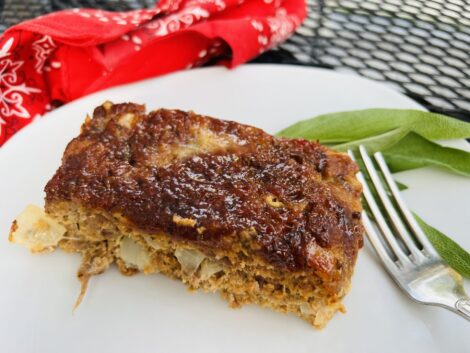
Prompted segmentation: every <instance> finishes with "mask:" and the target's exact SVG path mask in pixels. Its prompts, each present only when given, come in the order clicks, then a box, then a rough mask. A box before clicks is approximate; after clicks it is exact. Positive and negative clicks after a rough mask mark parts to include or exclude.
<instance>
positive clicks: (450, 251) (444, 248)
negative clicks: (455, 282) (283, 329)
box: [414, 214, 470, 278]
mask: <svg viewBox="0 0 470 353" xmlns="http://www.w3.org/2000/svg"><path fill="white" fill-rule="evenodd" d="M414 217H415V219H416V221H417V222H418V224H419V225H420V227H421V229H422V230H423V232H424V233H425V234H426V236H427V237H428V239H429V241H430V242H431V244H432V245H433V246H434V248H435V249H436V251H437V252H438V253H439V255H441V257H442V258H443V259H444V261H446V262H447V263H448V264H449V265H450V267H452V268H453V269H454V270H456V271H457V272H458V273H460V274H461V275H462V276H464V277H467V278H470V254H469V253H468V252H467V251H466V250H465V249H463V248H462V247H461V246H460V245H458V244H457V243H456V242H455V241H453V240H452V239H450V238H449V237H448V236H447V235H445V234H443V233H441V232H440V231H438V230H437V229H436V228H433V227H432V226H430V225H429V224H427V223H426V222H424V221H423V220H422V219H421V218H420V217H419V216H418V215H417V214H414Z"/></svg>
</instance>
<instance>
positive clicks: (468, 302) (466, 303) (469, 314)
mask: <svg viewBox="0 0 470 353" xmlns="http://www.w3.org/2000/svg"><path fill="white" fill-rule="evenodd" d="M455 309H456V310H457V312H458V313H459V314H460V315H461V316H463V317H464V318H466V319H467V320H470V299H468V298H460V299H459V300H457V301H456V302H455Z"/></svg>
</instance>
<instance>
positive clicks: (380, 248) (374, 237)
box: [362, 211, 397, 272]
mask: <svg viewBox="0 0 470 353" xmlns="http://www.w3.org/2000/svg"><path fill="white" fill-rule="evenodd" d="M362 223H363V225H364V228H365V230H366V233H367V236H368V238H369V240H370V243H371V244H372V246H373V247H374V249H375V252H376V253H377V255H378V256H379V257H380V259H381V260H382V262H383V263H384V265H385V267H386V268H387V269H388V270H389V271H390V272H393V271H394V270H395V271H396V270H397V266H396V264H395V263H394V262H393V261H392V259H391V258H390V255H389V254H388V252H387V250H386V249H385V247H384V245H383V244H382V242H381V241H380V235H378V234H377V232H376V230H375V228H374V227H373V226H372V222H371V220H370V218H369V216H368V215H367V213H366V212H365V211H362Z"/></svg>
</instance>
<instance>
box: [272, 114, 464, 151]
mask: <svg viewBox="0 0 470 353" xmlns="http://www.w3.org/2000/svg"><path fill="white" fill-rule="evenodd" d="M395 129H408V130H409V131H414V132H416V133H418V134H420V135H421V136H423V137H425V138H427V139H430V140H440V139H442V140H445V139H458V138H468V137H470V123H466V122H463V121H460V120H457V119H454V118H450V117H447V116H445V115H441V114H435V113H430V112H426V111H421V110H409V109H366V110H355V111H349V112H339V113H331V114H324V115H320V116H317V117H315V118H312V119H307V120H303V121H300V122H298V123H296V124H293V125H291V126H289V127H287V128H285V129H284V130H282V131H280V132H279V133H278V135H279V136H284V137H292V138H305V139H307V140H319V141H320V142H322V143H336V144H339V143H344V142H349V141H355V140H361V139H364V138H367V137H371V136H376V135H381V134H384V133H387V132H389V131H391V130H395Z"/></svg>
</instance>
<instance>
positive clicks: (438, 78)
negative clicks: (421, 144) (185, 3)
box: [0, 0, 470, 121]
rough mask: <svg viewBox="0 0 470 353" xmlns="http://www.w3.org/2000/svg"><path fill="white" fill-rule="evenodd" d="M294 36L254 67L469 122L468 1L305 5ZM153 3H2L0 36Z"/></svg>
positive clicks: (339, 0) (317, 1) (314, 0)
mask: <svg viewBox="0 0 470 353" xmlns="http://www.w3.org/2000/svg"><path fill="white" fill-rule="evenodd" d="M306 1H307V6H308V17H307V19H306V20H305V22H304V24H303V25H302V26H301V27H299V28H298V30H297V31H296V33H295V35H293V36H292V37H291V38H289V39H288V40H287V41H286V42H285V43H283V44H281V45H280V46H279V47H277V48H275V49H273V50H270V51H269V52H266V53H265V54H263V55H261V56H260V57H258V58H256V59H255V60H254V61H255V62H269V63H284V64H297V65H309V66H317V67H326V68H331V69H334V70H337V71H343V72H348V73H354V74H358V75H361V76H364V77H367V78H370V79H373V80H377V81H381V82H384V83H386V84H388V85H390V86H393V87H394V88H396V89H398V90H400V91H401V92H403V93H404V94H406V95H408V96H409V97H411V98H413V99H414V100H415V101H417V102H418V103H420V104H422V105H424V106H425V107H426V108H427V109H429V110H431V111H434V112H441V113H445V114H448V115H451V116H454V117H457V118H460V119H463V120H467V121H470V1H468V0H306ZM154 3H155V1H154V0H3V1H1V0H0V7H1V8H0V11H1V12H0V31H3V30H5V29H6V28H7V27H9V26H11V25H14V24H16V23H18V22H20V21H23V20H26V19H29V18H33V17H35V16H38V15H41V14H44V13H48V12H52V11H57V10H61V9H65V8H72V7H92V8H100V9H105V10H111V11H125V10H131V9H136V8H142V7H151V6H153V5H154Z"/></svg>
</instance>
